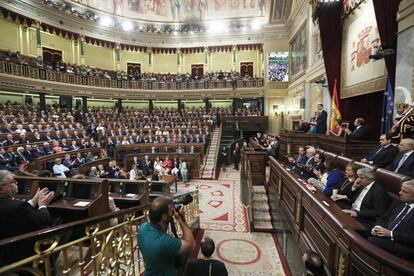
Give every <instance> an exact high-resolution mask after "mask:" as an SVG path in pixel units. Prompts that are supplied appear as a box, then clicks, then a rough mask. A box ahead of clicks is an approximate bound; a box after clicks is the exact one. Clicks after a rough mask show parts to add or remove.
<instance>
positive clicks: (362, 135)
mask: <svg viewBox="0 0 414 276" xmlns="http://www.w3.org/2000/svg"><path fill="white" fill-rule="evenodd" d="M346 138H348V139H351V140H368V139H369V126H367V125H363V126H361V127H360V128H358V129H357V128H355V129H354V130H353V131H352V132H351V133H349V134H348V135H346Z"/></svg>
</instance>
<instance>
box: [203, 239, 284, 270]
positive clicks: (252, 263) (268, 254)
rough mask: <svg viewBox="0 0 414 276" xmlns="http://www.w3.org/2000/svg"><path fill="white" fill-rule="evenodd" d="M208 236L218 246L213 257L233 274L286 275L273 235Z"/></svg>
mask: <svg viewBox="0 0 414 276" xmlns="http://www.w3.org/2000/svg"><path fill="white" fill-rule="evenodd" d="M206 236H208V237H210V238H212V239H213V240H214V242H215V244H216V251H215V253H214V255H213V258H214V259H217V260H220V261H222V262H224V263H225V265H226V268H227V271H228V272H229V275H246V276H247V275H249V276H259V275H260V276H265V275H266V276H273V275H286V274H285V270H284V267H283V265H282V263H281V261H280V258H279V253H278V249H277V247H276V244H275V241H274V239H273V236H272V234H270V233H257V232H253V233H230V232H221V231H205V233H204V237H206ZM200 256H201V253H199V257H200Z"/></svg>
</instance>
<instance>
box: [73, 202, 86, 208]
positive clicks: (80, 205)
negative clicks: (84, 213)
mask: <svg viewBox="0 0 414 276" xmlns="http://www.w3.org/2000/svg"><path fill="white" fill-rule="evenodd" d="M89 204H90V202H87V201H79V202H77V203H75V204H73V206H75V207H85V206H88V205H89Z"/></svg>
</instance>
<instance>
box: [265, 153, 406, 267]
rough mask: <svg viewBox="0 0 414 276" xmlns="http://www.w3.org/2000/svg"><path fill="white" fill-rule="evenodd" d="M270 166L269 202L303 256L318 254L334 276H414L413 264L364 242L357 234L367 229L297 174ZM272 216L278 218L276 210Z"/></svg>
mask: <svg viewBox="0 0 414 276" xmlns="http://www.w3.org/2000/svg"><path fill="white" fill-rule="evenodd" d="M269 163H270V177H269V197H270V201H271V202H276V206H278V208H279V209H280V211H281V212H282V214H283V215H284V217H285V218H286V221H287V224H288V225H289V228H290V230H291V232H292V235H293V237H294V239H295V240H296V241H297V243H298V245H299V247H300V249H301V250H302V252H304V251H305V250H306V249H309V248H310V249H313V250H315V251H317V252H318V253H319V254H320V256H321V258H322V260H323V262H324V264H325V266H326V269H327V271H328V272H329V273H330V274H331V275H414V264H413V263H410V262H408V261H406V260H403V259H400V258H398V257H396V256H394V255H392V254H390V253H388V252H386V251H384V250H382V249H380V248H377V247H376V246H374V245H373V244H371V243H370V242H368V241H367V240H365V239H364V238H363V237H362V236H361V235H359V234H358V232H357V231H361V230H364V226H363V225H361V224H360V223H359V222H357V221H356V220H354V219H353V218H352V217H350V216H349V215H347V214H345V213H344V212H343V211H342V210H341V209H340V208H339V207H338V206H337V205H336V204H335V203H334V202H333V201H331V200H330V199H329V198H328V197H326V196H325V195H323V194H322V193H319V192H316V193H313V192H312V191H310V190H309V189H308V188H307V187H306V186H305V182H304V181H303V180H302V179H301V178H300V177H299V176H298V175H297V174H296V173H295V172H293V171H292V170H290V169H288V168H287V167H286V166H285V165H283V164H282V163H280V162H279V161H277V160H275V159H274V158H273V157H270V162H269ZM273 211H275V212H273ZM271 214H272V219H276V218H277V211H276V210H271ZM274 227H275V225H274ZM275 229H276V228H275ZM276 230H277V229H276Z"/></svg>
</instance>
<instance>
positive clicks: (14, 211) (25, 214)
mask: <svg viewBox="0 0 414 276" xmlns="http://www.w3.org/2000/svg"><path fill="white" fill-rule="evenodd" d="M51 223H52V220H51V217H50V214H49V211H48V210H47V208H42V209H37V208H33V207H32V206H31V205H30V204H29V203H27V202H25V201H20V200H13V199H8V198H1V199H0V225H1V227H0V239H5V238H9V237H13V236H17V235H21V234H25V233H29V232H32V231H36V230H40V229H42V228H45V227H48V226H50V225H51ZM3 249H4V250H5V251H4V252H7V254H4V255H3V256H2V259H3V261H4V262H5V263H10V262H14V261H17V260H20V259H22V258H25V257H27V256H30V255H31V254H33V241H28V242H24V243H18V244H13V246H10V247H7V249H5V248H3ZM6 250H7V251H6Z"/></svg>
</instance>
